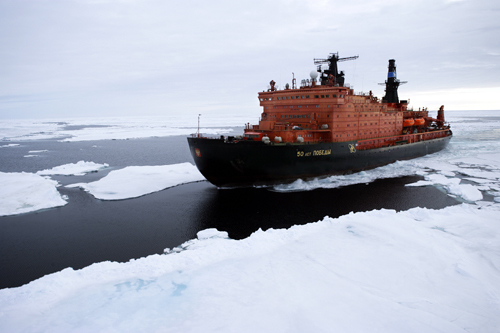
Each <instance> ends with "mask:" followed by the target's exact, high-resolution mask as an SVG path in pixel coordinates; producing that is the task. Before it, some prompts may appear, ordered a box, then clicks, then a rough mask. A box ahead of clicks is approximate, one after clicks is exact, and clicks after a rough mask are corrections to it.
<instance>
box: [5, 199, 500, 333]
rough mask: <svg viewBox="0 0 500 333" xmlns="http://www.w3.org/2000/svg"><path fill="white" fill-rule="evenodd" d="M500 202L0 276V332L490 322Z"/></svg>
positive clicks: (365, 216)
mask: <svg viewBox="0 0 500 333" xmlns="http://www.w3.org/2000/svg"><path fill="white" fill-rule="evenodd" d="M498 213H499V208H498V206H494V207H491V206H489V207H482V208H481V209H478V208H474V207H473V206H469V205H466V204H463V205H459V206H452V207H447V208H444V209H441V210H430V209H423V208H414V209H410V210H409V211H404V212H396V211H393V210H377V211H371V212H359V213H351V214H348V215H344V216H341V217H339V218H336V219H333V218H329V217H326V218H324V219H323V220H322V221H319V222H316V223H310V224H307V225H302V226H293V227H291V228H290V229H288V230H285V229H280V230H273V229H270V230H267V231H265V232H264V231H262V230H259V231H256V232H255V233H254V234H252V235H251V236H250V237H248V238H246V239H243V240H239V241H236V240H232V239H227V238H226V237H225V235H224V234H219V233H218V232H217V230H214V229H211V230H205V231H202V232H200V233H199V234H198V239H197V240H192V241H190V242H188V243H186V244H185V245H184V250H182V251H180V252H177V251H173V252H170V253H169V254H163V255H151V256H148V257H146V258H141V259H137V260H131V261H129V262H127V263H116V262H102V263H96V264H93V265H91V266H89V267H86V268H83V269H81V270H76V271H75V270H73V269H71V268H67V269H65V270H63V271H61V272H58V273H54V274H50V275H47V276H44V277H42V278H40V279H38V280H36V281H33V282H31V283H29V284H27V285H24V286H22V287H19V288H11V289H3V290H0V313H1V320H0V331H2V332H14V331H23V332H37V331H50V332H71V331H78V332H91V331H92V332H99V331H116V332H137V331H141V332H160V331H161V332H215V331H217V332H310V331H315V332H384V333H391V332H397V333H399V332H426V333H427V332H430V333H433V332H436V333H437V332H447V333H455V332H456V333H459V332H460V333H462V332H465V331H466V332H473V333H493V332H498V327H500V316H498V313H500V274H499V272H498V269H499V267H500V221H499V220H498Z"/></svg>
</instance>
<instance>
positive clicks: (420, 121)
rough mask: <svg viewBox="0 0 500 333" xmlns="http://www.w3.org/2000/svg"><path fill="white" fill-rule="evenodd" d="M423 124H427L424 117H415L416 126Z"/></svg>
mask: <svg viewBox="0 0 500 333" xmlns="http://www.w3.org/2000/svg"><path fill="white" fill-rule="evenodd" d="M423 124H425V120H424V118H417V119H415V126H422V125H423Z"/></svg>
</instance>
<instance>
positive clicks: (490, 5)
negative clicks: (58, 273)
mask: <svg viewBox="0 0 500 333" xmlns="http://www.w3.org/2000/svg"><path fill="white" fill-rule="evenodd" d="M499 18H500V3H499V2H498V1H497V0H474V1H472V0H458V1H457V0H451V1H450V0H411V1H406V0H403V1H402V0H397V1H396V0H360V1H328V0H324V1H305V0H300V1H299V0H297V1H295V0H274V1H268V0H265V1H263V0H262V1H261V0H252V1H248V0H241V1H226V0H212V1H197V0H183V1H161V0H142V1H139V0H137V1H136V0H115V1H107V0H50V1H49V0H36V1H35V0H0V45H1V47H0V120H1V119H11V118H61V117H75V116H90V117H95V116H149V115H151V116H155V115H169V114H178V113H190V114H193V115H196V114H198V113H201V114H205V115H207V114H210V113H218V114H220V113H243V114H255V115H259V114H260V112H261V109H260V106H259V103H258V99H257V93H258V92H259V91H263V90H267V89H268V86H269V82H270V81H271V80H274V81H276V82H277V85H278V87H279V88H282V87H284V86H285V84H286V83H289V84H291V82H292V73H294V75H295V78H297V82H298V83H300V81H301V80H302V79H307V78H309V73H310V72H311V70H315V68H316V66H315V65H314V63H313V59H314V58H326V57H328V55H329V54H330V53H336V52H338V53H339V56H340V57H350V56H354V55H358V56H359V58H358V59H356V60H352V61H345V62H341V63H339V68H340V70H343V71H344V72H345V77H346V82H347V83H349V84H350V85H351V86H352V87H353V88H354V91H355V92H360V91H364V92H368V91H370V90H372V91H373V93H374V94H375V95H376V96H378V97H382V96H383V94H384V87H383V86H382V85H379V84H378V83H381V82H384V80H385V79H386V77H387V66H388V60H389V59H396V66H397V73H398V78H399V79H400V80H401V81H408V82H407V83H406V84H404V85H402V86H401V87H400V88H399V97H400V98H401V99H409V100H410V104H411V105H412V106H413V107H414V108H419V107H428V108H429V110H436V109H437V108H439V106H440V105H445V110H488V109H496V110H498V109H500V100H499V99H498V98H497V97H498V96H499V95H500V43H499V42H498V41H499V40H500V20H499Z"/></svg>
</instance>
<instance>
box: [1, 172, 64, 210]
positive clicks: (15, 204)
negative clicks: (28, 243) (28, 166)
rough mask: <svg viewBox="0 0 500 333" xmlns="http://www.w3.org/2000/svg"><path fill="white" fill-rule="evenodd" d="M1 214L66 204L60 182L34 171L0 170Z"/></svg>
mask: <svg viewBox="0 0 500 333" xmlns="http://www.w3.org/2000/svg"><path fill="white" fill-rule="evenodd" d="M0 184H1V186H0V216H5V215H15V214H22V213H28V212H32V211H37V210H40V209H46V208H51V207H59V206H64V205H66V204H67V202H66V201H65V200H64V199H63V197H62V196H61V194H59V192H58V191H57V189H56V187H57V185H58V183H57V182H56V181H54V180H51V179H47V178H44V177H42V176H39V175H35V174H33V173H25V172H21V173H18V172H11V173H6V172H0Z"/></svg>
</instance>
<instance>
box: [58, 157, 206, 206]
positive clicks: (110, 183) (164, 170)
mask: <svg viewBox="0 0 500 333" xmlns="http://www.w3.org/2000/svg"><path fill="white" fill-rule="evenodd" d="M204 179H205V177H203V175H202V174H201V173H200V172H199V171H198V169H197V168H196V167H195V166H194V165H192V164H191V163H188V162H186V163H179V164H172V165H156V166H129V167H126V168H123V169H120V170H114V171H111V172H110V173H109V174H108V175H107V176H106V177H104V178H101V179H100V180H98V181H95V182H92V183H77V184H71V185H66V187H81V188H83V189H85V190H86V191H88V192H90V193H91V194H92V195H93V196H94V197H96V198H97V199H103V200H121V199H129V198H135V197H139V196H142V195H145V194H149V193H153V192H158V191H161V190H164V189H166V188H168V187H172V186H176V185H180V184H185V183H190V182H196V181H201V180H204Z"/></svg>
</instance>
